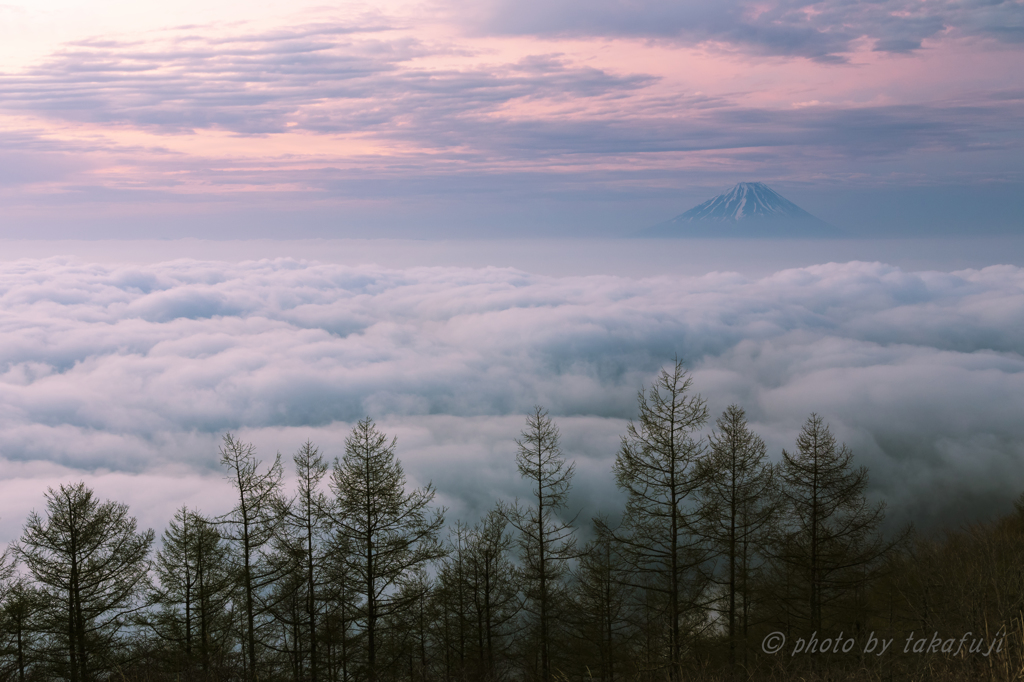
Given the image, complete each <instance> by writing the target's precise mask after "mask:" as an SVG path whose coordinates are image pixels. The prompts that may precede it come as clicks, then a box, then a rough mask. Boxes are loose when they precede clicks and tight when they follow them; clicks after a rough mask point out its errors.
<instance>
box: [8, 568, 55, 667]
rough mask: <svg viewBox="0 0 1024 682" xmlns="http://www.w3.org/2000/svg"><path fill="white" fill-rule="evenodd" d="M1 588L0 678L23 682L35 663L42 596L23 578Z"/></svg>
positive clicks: (43, 599) (41, 611)
mask: <svg viewBox="0 0 1024 682" xmlns="http://www.w3.org/2000/svg"><path fill="white" fill-rule="evenodd" d="M0 559H2V557H0ZM0 565H2V561H0ZM8 568H10V566H8ZM4 587H5V588H6V589H4V590H3V595H2V599H0V633H2V635H3V640H2V641H0V655H2V656H3V658H4V659H5V663H4V664H3V665H2V667H0V676H3V677H4V678H5V679H9V680H18V682H25V680H26V678H27V677H28V676H30V675H31V674H32V670H33V668H34V667H35V663H36V658H37V656H36V649H37V646H38V645H37V643H38V641H39V632H40V630H41V629H42V624H41V623H40V622H39V620H40V616H41V615H42V614H43V609H44V606H45V596H44V595H43V594H41V593H40V591H39V590H38V589H36V588H35V587H34V586H33V585H32V584H31V582H30V581H29V580H28V579H27V578H25V577H19V578H16V579H14V580H13V581H11V582H5V585H4Z"/></svg>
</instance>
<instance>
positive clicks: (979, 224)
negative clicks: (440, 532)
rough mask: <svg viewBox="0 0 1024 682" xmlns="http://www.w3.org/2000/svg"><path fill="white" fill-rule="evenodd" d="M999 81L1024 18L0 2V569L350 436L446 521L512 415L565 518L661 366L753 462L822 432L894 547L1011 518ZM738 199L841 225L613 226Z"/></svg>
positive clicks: (1016, 267) (752, 7) (480, 474)
mask: <svg viewBox="0 0 1024 682" xmlns="http://www.w3.org/2000/svg"><path fill="white" fill-rule="evenodd" d="M1022 57H1024V0H1005V1H1001V0H964V1H958V0H877V1H872V2H844V1H839V0H822V1H821V2H805V1H804V0H778V1H775V2H771V1H769V2H761V1H759V0H751V1H746V0H743V1H740V0H716V1H715V2H655V1H654V0H589V1H587V2H584V1H583V0H554V1H553V0H544V1H543V2H541V1H538V0H517V1H516V2H514V3H513V2H512V1H511V0H476V1H472V2H471V1H469V0H422V1H405V0H400V1H399V0H396V1H394V2H382V3H376V4H361V3H335V4H323V3H318V2H305V1H303V0H290V1H288V2H284V1H280V2H279V1H277V0H266V1H260V0H247V1H246V2H240V1H239V2H234V1H218V0H204V1H203V2H199V1H198V0H178V1H177V2H173V3H168V2H162V3H148V2H140V1H139V0H132V1H128V0H123V1H122V0H89V1H85V0H35V1H33V2H27V1H25V0H0V543H3V542H7V541H10V540H12V539H15V538H17V536H18V535H19V533H20V529H21V526H22V524H23V522H24V518H25V516H26V514H27V513H28V511H29V510H30V509H33V508H37V509H38V507H39V505H40V504H41V502H42V499H43V493H44V491H45V490H46V488H47V487H48V486H56V485H59V484H61V483H67V482H74V481H77V480H85V481H86V482H87V483H88V484H89V485H90V486H93V487H94V488H95V489H96V490H97V492H98V493H99V494H100V496H101V497H109V498H112V499H117V500H121V501H124V502H127V503H128V504H129V505H130V508H131V509H132V512H133V514H136V515H137V516H138V517H139V521H140V523H141V524H142V525H143V527H152V528H155V529H157V532H158V534H159V532H160V530H161V529H162V528H164V527H165V524H166V522H167V520H168V519H169V518H171V516H172V515H173V512H174V510H175V509H176V508H178V507H180V506H181V505H183V504H187V505H189V506H192V507H198V508H199V509H201V510H203V511H205V512H207V513H209V514H220V513H224V512H226V511H227V510H228V506H229V505H230V499H231V495H230V488H229V487H228V483H227V482H226V481H225V479H224V477H223V472H221V471H220V470H219V468H218V466H217V450H218V447H219V443H220V440H221V438H222V437H223V436H224V434H225V433H227V432H231V433H234V434H235V435H236V436H238V437H240V438H242V439H243V440H246V441H249V442H252V443H253V444H254V445H255V446H256V448H257V452H258V453H259V454H260V456H261V457H263V459H264V460H265V461H269V460H270V459H272V458H273V457H274V455H275V454H276V453H278V452H280V453H281V454H282V456H283V457H284V459H285V461H286V463H287V461H288V459H289V457H290V456H291V454H292V453H294V452H295V451H296V450H297V449H298V448H299V447H300V446H301V444H302V443H303V442H305V441H306V440H307V439H309V440H311V441H312V442H314V443H315V444H317V445H318V446H320V447H321V449H322V450H323V452H324V454H325V455H326V456H327V458H328V459H329V460H331V459H333V458H334V457H338V456H340V455H341V454H342V452H343V448H344V440H345V437H346V435H347V434H348V432H349V430H350V429H351V427H352V424H353V422H355V421H356V420H358V419H360V418H362V417H366V416H370V417H372V418H373V419H375V420H376V421H377V423H378V425H379V426H380V428H381V429H383V430H384V431H386V432H387V433H389V434H391V435H394V436H396V437H397V438H398V450H397V451H398V456H399V457H400V458H401V460H402V461H403V463H404V465H405V468H406V472H407V473H408V475H409V484H410V485H422V484H425V483H427V482H433V484H434V485H435V487H436V488H437V490H438V503H439V504H443V505H445V506H447V507H448V509H449V516H448V518H449V520H450V521H454V520H455V519H462V520H464V521H467V522H470V523H472V522H474V521H476V520H477V519H479V517H480V515H482V514H483V513H484V512H485V511H486V510H487V509H489V508H490V507H491V506H492V505H493V504H494V503H495V501H496V500H497V499H512V498H514V497H515V496H517V495H525V494H528V492H529V491H528V490H526V489H525V488H524V487H523V484H522V482H521V481H520V480H519V479H518V477H517V476H516V472H515V467H514V453H515V438H516V437H517V435H519V432H520V430H521V429H522V428H523V425H524V423H525V415H526V414H527V413H528V412H530V411H531V410H532V409H533V407H534V406H535V405H541V406H543V407H544V408H545V409H548V410H549V411H550V414H551V416H552V418H553V419H554V420H555V422H556V424H557V425H558V427H559V429H560V430H561V433H562V445H563V450H564V452H565V454H566V456H567V457H568V458H569V459H571V460H574V461H575V462H576V464H577V469H576V472H577V473H576V478H575V480H574V488H573V493H572V497H571V506H572V511H573V512H574V513H575V512H576V511H579V512H580V517H579V518H580V519H583V523H584V524H585V523H586V519H588V518H589V516H590V515H591V514H594V513H597V512H599V511H611V512H612V513H614V511H615V506H616V505H617V504H619V503H620V502H621V499H620V497H619V493H618V491H617V490H616V488H615V486H614V481H613V478H612V476H611V465H612V462H613V460H614V457H615V453H616V452H617V450H618V447H619V444H620V439H621V437H622V435H623V434H624V433H625V432H626V428H627V425H628V422H629V420H630V419H633V418H635V416H636V395H637V392H638V391H639V390H642V389H643V388H644V387H645V386H649V385H650V384H651V382H652V381H653V380H654V379H655V377H656V376H657V374H658V372H659V371H660V370H661V368H663V367H665V366H666V365H668V364H670V363H671V362H672V359H673V358H675V357H679V358H682V359H683V360H684V362H685V363H686V367H687V368H688V369H689V371H691V372H692V376H693V379H694V389H695V390H696V391H698V392H699V393H700V394H701V395H702V396H703V397H705V398H706V399H707V401H708V405H709V409H710V411H711V415H712V422H713V418H714V417H716V416H717V415H718V414H720V413H721V411H722V410H724V409H725V408H726V407H727V406H728V405H729V404H732V403H737V404H739V405H741V406H742V407H743V408H744V409H746V410H747V414H748V416H749V418H750V423H751V426H752V427H753V428H754V430H755V431H757V432H758V433H759V434H760V435H761V436H762V437H763V438H764V439H765V441H766V443H767V444H768V452H769V454H770V456H771V458H772V459H773V460H774V461H778V460H779V459H780V458H781V453H782V450H783V448H787V449H792V447H793V444H794V442H795V439H796V436H797V434H798V433H799V431H800V428H801V426H802V424H803V423H804V421H805V420H806V419H807V418H808V416H809V415H810V414H811V413H812V412H816V413H819V414H821V415H822V416H823V418H824V419H825V421H826V422H827V423H829V424H830V427H831V428H832V430H833V432H834V433H835V434H836V436H837V437H838V438H839V440H840V441H843V442H845V443H846V444H847V445H849V446H850V448H851V449H852V450H853V452H854V454H855V462H856V463H857V464H858V465H864V466H867V467H868V468H869V471H870V476H871V478H870V481H871V482H870V485H869V489H868V494H869V496H870V497H871V499H872V500H884V501H886V503H887V504H888V519H889V521H888V522H887V523H888V524H889V527H891V528H895V527H897V526H899V525H901V524H903V523H907V522H913V523H915V524H916V525H917V526H918V527H919V528H920V529H922V530H925V531H929V532H930V531H934V530H936V529H941V528H948V527H955V526H956V525H958V524H961V523H964V522H970V521H976V520H984V519H989V518H993V517H994V516H995V515H998V514H1000V513H1005V512H1006V511H1008V510H1009V509H1011V508H1012V503H1013V501H1014V500H1015V499H1017V498H1018V497H1019V496H1020V495H1021V493H1022V492H1024V420H1022V419H1021V415H1020V405H1021V404H1024V402H1022V396H1024V342H1022V340H1021V334H1020V330H1021V329H1022V328H1024V229H1022V227H1024V202H1022V201H1021V197H1024V149H1022V143H1024V125H1022V121H1024V116H1022V114H1024V87H1022V85H1021V76H1020V74H1021V73H1024V58H1022ZM741 181H760V182H765V183H767V184H768V185H769V186H771V187H773V188H774V189H776V190H777V191H779V192H780V193H782V194H783V195H784V196H785V197H787V198H788V199H790V200H792V201H794V202H795V203H797V204H798V205H800V206H801V207H802V208H804V209H805V210H807V211H809V212H811V213H812V214H814V215H816V216H817V217H819V218H821V219H823V220H826V221H828V222H829V223H831V224H832V225H834V226H836V227H838V228H840V229H841V230H843V231H844V232H845V235H846V238H843V239H820V240H775V241H770V240H768V241H765V240H747V241H732V240H641V239H622V237H628V236H630V235H631V234H633V233H634V232H636V231H638V230H642V229H644V228H647V227H649V226H651V225H654V224H656V223H660V222H663V221H665V220H667V219H670V218H672V217H673V216H675V215H678V214H679V213H682V212H684V211H686V210H687V209H689V208H691V207H692V206H694V205H695V204H697V203H700V202H702V201H704V200H706V199H708V198H710V197H712V196H714V195H716V194H719V193H721V192H723V191H726V190H728V189H729V188H730V187H731V186H732V185H733V184H735V183H737V182H741ZM708 428H710V424H709V427H708ZM708 433H710V432H709V431H705V432H704V433H703V434H702V435H704V436H706V435H708Z"/></svg>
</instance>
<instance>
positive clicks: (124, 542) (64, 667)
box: [15, 483, 153, 682]
mask: <svg viewBox="0 0 1024 682" xmlns="http://www.w3.org/2000/svg"><path fill="white" fill-rule="evenodd" d="M152 544H153V531H152V530H149V531H146V532H142V533H140V532H139V531H138V523H137V522H136V520H135V518H134V517H133V516H130V515H129V513H128V506H127V505H125V504H121V503H119V502H110V501H107V502H100V501H99V500H97V499H96V497H95V495H94V494H93V491H92V490H90V489H89V488H87V487H86V485H85V483H75V484H70V485H61V486H60V487H59V488H58V489H57V490H54V489H53V488H50V489H49V490H48V491H47V493H46V515H45V517H44V516H43V515H40V514H39V513H38V512H35V511H32V512H31V513H30V514H29V516H28V520H27V521H26V522H25V529H24V532H23V533H22V536H21V539H20V540H19V542H18V543H17V545H16V546H15V552H16V553H17V555H18V557H19V558H20V559H21V560H22V561H24V563H25V566H26V568H28V570H29V572H30V573H31V575H32V577H33V578H35V580H36V582H37V583H38V584H39V586H40V587H41V588H42V589H43V590H44V591H45V592H46V599H47V601H48V602H49V604H50V606H51V608H52V611H53V614H54V615H55V616H56V618H57V622H56V623H55V624H54V625H55V626H56V632H59V633H60V634H59V635H58V642H59V644H58V647H59V648H60V649H61V650H62V653H63V656H62V657H61V659H62V660H61V661H59V662H58V665H59V669H60V673H59V674H60V675H61V676H64V677H65V678H67V679H69V680H71V681H72V682H91V680H93V679H96V678H97V677H98V676H99V675H100V674H101V673H102V672H104V671H105V670H109V669H110V668H111V667H112V666H113V665H114V664H115V663H116V661H115V656H116V654H117V653H118V651H119V650H120V648H121V647H119V646H118V644H119V642H118V635H119V634H120V633H121V630H122V628H123V627H125V626H126V625H127V623H128V618H129V616H130V615H131V614H132V613H134V612H136V611H137V610H138V609H139V608H141V606H142V605H143V602H142V599H141V597H142V592H143V588H144V587H145V586H146V579H147V570H148V568H149V560H148V556H149V550H150V547H151V546H152Z"/></svg>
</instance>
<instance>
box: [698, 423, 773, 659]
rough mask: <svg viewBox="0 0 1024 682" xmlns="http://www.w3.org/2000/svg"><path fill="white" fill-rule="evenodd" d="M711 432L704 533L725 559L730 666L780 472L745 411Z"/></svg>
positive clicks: (701, 473) (745, 620)
mask: <svg viewBox="0 0 1024 682" xmlns="http://www.w3.org/2000/svg"><path fill="white" fill-rule="evenodd" d="M716 426H717V427H718V428H717V431H716V432H715V433H713V434H712V435H711V436H710V445H711V451H710V453H709V454H708V456H707V457H705V458H704V459H702V460H700V462H699V464H698V478H699V479H700V480H701V487H700V490H699V498H700V506H701V514H702V515H703V520H704V534H705V535H706V537H707V538H708V539H709V540H710V541H711V546H712V551H713V552H714V554H715V555H716V556H717V557H718V558H719V559H721V561H720V562H718V566H719V570H717V571H716V572H715V574H714V575H713V576H712V579H713V580H714V582H715V583H717V584H718V585H720V586H721V587H722V588H723V589H724V599H723V601H724V604H723V606H722V607H721V608H720V612H721V613H722V614H723V615H724V620H725V624H726V628H727V630H726V634H727V636H728V644H729V667H730V669H731V670H732V669H734V668H735V666H736V645H737V641H738V640H739V641H742V642H743V653H744V656H745V655H746V652H747V641H746V640H747V635H748V631H749V614H750V605H751V592H752V588H753V584H752V583H753V573H754V570H755V568H756V566H755V562H756V561H757V558H758V557H763V556H764V555H765V549H766V547H767V544H768V537H769V530H770V529H771V527H772V525H773V524H772V522H773V521H774V519H775V517H776V516H777V514H778V509H779V501H778V494H777V490H776V481H775V471H774V468H773V467H772V465H771V463H770V462H769V461H768V458H767V455H766V450H765V444H764V441H763V440H761V438H760V437H759V436H758V435H757V434H755V433H753V432H752V431H751V430H750V429H749V428H748V427H747V419H746V414H745V413H744V411H743V410H742V409H741V408H740V407H739V406H738V405H730V406H729V407H728V408H726V410H725V412H723V413H722V416H721V417H719V418H718V421H717V422H716Z"/></svg>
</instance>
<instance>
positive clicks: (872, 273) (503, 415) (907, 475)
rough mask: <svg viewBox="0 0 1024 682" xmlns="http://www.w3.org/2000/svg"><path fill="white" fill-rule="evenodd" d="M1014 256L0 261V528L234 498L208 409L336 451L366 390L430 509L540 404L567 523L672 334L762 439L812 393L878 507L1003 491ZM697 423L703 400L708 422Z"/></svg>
mask: <svg viewBox="0 0 1024 682" xmlns="http://www.w3.org/2000/svg"><path fill="white" fill-rule="evenodd" d="M1022 329H1024V269H1022V268H1020V267H1015V266H1009V265H1003V266H992V267H987V268H982V269H973V270H961V271H955V272H938V271H929V272H910V271H905V270H903V269H900V268H898V267H895V266H890V265H885V264H882V263H877V262H874V263H869V262H850V263H845V264H837V263H829V264H825V265H815V266H810V267H801V268H794V269H786V270H781V271H778V272H775V273H773V274H770V275H767V276H753V275H741V274H737V273H711V274H707V275H703V276H681V275H676V276H670V275H660V276H653V277H649V278H636V277H624V276H562V277H558V276H548V275H538V274H531V273H529V272H526V271H523V270H518V269H513V268H494V267H490V268H470V267H451V266H446V267H421V268H415V267H411V268H388V267H382V266H370V265H365V266H355V265H343V264H323V263H315V262H308V261H298V260H292V259H276V260H258V261H248V262H241V263H233V262H226V261H217V262H213V261H199V260H187V259H182V260H174V261H170V262H163V263H156V264H145V265H138V264H136V265H125V264H117V263H91V262H85V261H82V260H78V259H72V258H50V259H23V260H18V261H13V262H6V263H2V264H0V334H2V343H0V541H8V540H10V539H13V538H15V537H17V536H18V535H19V534H20V528H21V525H22V524H23V522H24V518H25V515H26V514H27V513H28V511H29V510H30V509H33V508H35V509H41V508H42V506H43V493H44V492H45V490H46V488H47V486H55V485H58V484H60V483H62V482H68V481H75V480H80V479H84V480H86V481H88V482H89V483H90V485H92V486H94V487H95V488H96V489H97V491H98V492H99V493H100V494H101V495H103V496H105V497H111V498H115V499H119V500H122V501H125V502H127V503H129V504H130V505H131V507H132V510H133V512H134V513H135V514H137V515H138V517H139V520H140V523H141V524H143V525H145V526H151V527H154V528H156V529H157V531H158V532H159V531H160V530H161V529H162V528H163V527H164V525H165V523H166V520H167V519H168V518H169V517H170V515H171V513H172V512H173V509H174V508H175V507H178V506H181V505H182V504H187V505H189V506H193V507H198V508H200V509H202V510H203V511H206V512H207V513H211V514H214V513H221V512H224V511H226V510H227V509H228V508H230V506H231V495H230V488H229V487H228V485H227V483H226V482H225V481H224V479H223V475H222V472H221V471H220V469H219V468H218V461H217V460H218V456H217V450H218V446H219V442H220V440H221V438H222V436H223V434H225V433H226V432H232V433H234V434H236V435H238V436H239V437H241V438H242V439H243V440H246V441H251V442H253V443H254V444H255V445H256V447H257V451H258V452H259V454H260V456H261V457H263V458H264V460H270V459H272V458H273V456H274V454H275V453H276V452H281V453H282V454H283V456H284V458H285V461H286V463H290V461H289V460H290V455H291V453H293V452H294V451H295V450H296V449H297V448H298V447H299V445H300V444H301V443H303V442H304V441H306V440H307V439H309V440H311V441H313V442H314V443H316V444H317V445H319V446H320V447H321V449H322V450H323V451H324V453H325V454H326V455H327V456H328V457H329V458H333V457H335V456H340V455H341V454H342V452H343V449H344V439H345V436H346V435H347V433H348V432H349V430H350V429H351V426H352V424H353V422H354V421H355V420H357V419H360V418H362V417H365V416H370V417H372V418H374V419H375V420H376V421H377V423H378V426H379V427H380V428H381V429H382V430H384V431H386V432H387V433H389V434H392V435H395V436H396V437H397V439H398V454H399V457H400V458H401V460H402V462H403V464H404V465H405V469H406V472H407V474H408V475H409V478H410V483H411V484H415V485H421V484H424V483H426V482H428V481H432V482H433V484H434V485H435V486H436V488H437V490H438V502H439V503H441V504H444V505H446V506H447V507H448V508H449V513H448V517H449V519H450V520H454V519H455V518H462V519H464V520H468V521H470V522H472V521H474V520H476V518H477V517H478V516H479V515H480V514H481V513H483V512H484V511H485V510H486V509H487V508H489V507H490V506H491V505H493V503H494V501H495V500H496V499H497V498H499V497H506V498H511V497H513V496H515V495H526V494H528V490H527V489H526V488H525V487H524V485H523V484H522V483H521V481H520V480H519V478H518V475H517V474H516V471H515V464H514V453H515V447H516V446H515V442H514V439H515V438H516V436H517V435H518V434H519V432H520V430H521V429H522V427H523V424H524V420H525V414H526V413H527V412H528V411H530V410H531V409H532V407H533V406H534V405H541V406H543V407H544V408H546V409H547V410H549V411H550V414H551V415H552V416H553V417H554V419H555V421H556V423H557V424H558V426H559V428H560V429H561V433H562V446H563V450H564V451H565V453H566V455H567V456H568V457H569V458H571V459H573V460H575V461H576V464H577V474H576V478H575V489H574V498H573V501H572V506H573V510H574V512H575V511H577V510H578V511H581V512H582V515H581V517H580V519H581V522H584V523H585V519H587V518H588V517H589V516H591V515H592V514H595V513H597V512H598V511H601V510H603V509H606V510H608V511H609V512H612V513H613V514H614V512H615V511H616V508H617V506H618V504H619V497H618V494H617V492H616V490H615V487H614V483H613V480H612V477H611V473H610V468H611V464H612V461H613V460H614V456H615V452H616V450H617V448H618V445H619V439H620V437H621V435H622V434H623V433H624V432H625V428H626V424H627V422H628V420H629V419H630V418H632V417H634V416H635V412H636V394H637V391H638V390H639V389H641V388H642V387H643V386H645V385H648V384H649V383H650V382H651V380H652V379H653V378H654V377H655V376H656V374H657V372H658V371H659V369H660V368H661V367H663V366H666V365H667V364H670V363H671V362H672V359H673V358H674V357H676V356H678V357H680V358H682V359H683V360H684V361H685V362H686V364H687V366H688V368H689V369H690V370H691V371H692V374H693V378H694V388H695V390H696V391H698V392H699V393H700V394H701V395H703V396H704V397H706V398H707V400H708V404H709V408H710V410H711V413H712V415H713V417H714V416H717V414H720V413H721V411H722V410H723V409H724V408H725V407H726V406H727V405H729V404H730V403H738V404H740V405H741V406H742V407H744V408H745V409H746V410H747V413H748V416H749V418H750V421H751V425H752V426H753V428H754V429H755V430H756V431H757V432H758V433H760V434H761V435H762V437H764V439H765V440H766V442H767V443H768V446H769V452H770V454H771V456H772V458H773V459H776V460H777V459H778V458H779V457H780V456H781V449H782V448H784V447H785V448H790V449H791V448H792V447H793V442H794V440H795V437H796V435H797V433H798V431H799V429H800V427H801V425H802V423H803V422H804V421H805V420H806V418H807V417H808V415H809V414H810V413H811V412H812V411H813V412H818V413H820V414H821V415H823V416H824V418H825V419H826V421H827V422H828V423H829V424H830V425H831V428H832V430H833V432H834V433H835V434H836V435H837V436H838V438H839V439H840V440H842V441H845V442H846V443H847V444H848V445H849V446H850V447H851V448H852V449H853V451H854V453H855V456H856V461H857V463H859V464H863V465H865V466H867V467H868V468H869V470H870V475H871V488H870V494H871V495H872V496H873V497H875V498H877V499H885V500H886V501H887V502H888V505H889V517H890V520H891V522H892V523H893V524H896V523H903V522H907V521H914V522H915V523H916V524H917V525H918V526H919V527H921V528H924V529H929V528H937V527H939V526H941V525H948V524H953V525H956V524H960V523H962V522H966V521H971V520H978V519H984V518H988V517H990V516H992V515H994V514H998V513H1003V512H1005V511H1007V510H1008V509H1010V507H1011V502H1012V501H1013V500H1014V499H1016V498H1017V497H1018V496H1019V495H1020V494H1021V493H1022V492H1024V419H1022V413H1021V409H1022V405H1024V401H1022V397H1024V337H1022V334H1021V330H1022ZM709 427H710V425H709Z"/></svg>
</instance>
